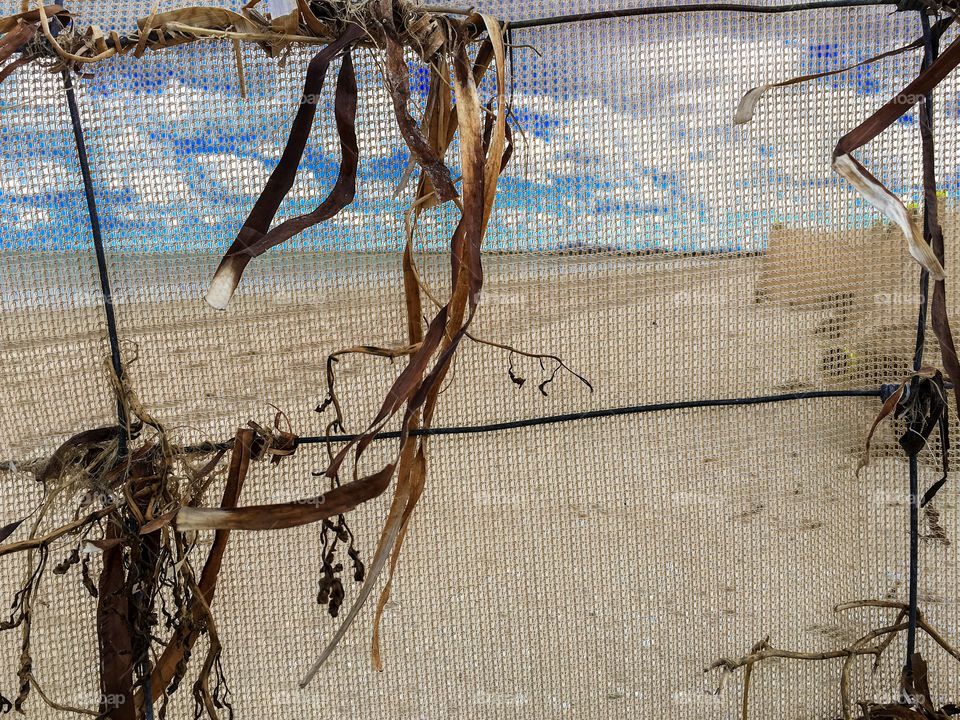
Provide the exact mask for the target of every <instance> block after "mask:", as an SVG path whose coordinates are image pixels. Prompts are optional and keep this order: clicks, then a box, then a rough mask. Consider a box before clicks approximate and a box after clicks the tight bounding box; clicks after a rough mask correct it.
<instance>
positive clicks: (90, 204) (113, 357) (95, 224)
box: [62, 69, 127, 456]
mask: <svg viewBox="0 0 960 720" xmlns="http://www.w3.org/2000/svg"><path fill="white" fill-rule="evenodd" d="M62 75H63V87H64V89H65V90H66V95H67V106H68V108H69V109H70V123H71V125H73V139H74V141H75V142H76V145H77V157H78V159H79V161H80V174H81V175H82V176H83V194H84V195H85V196H86V199H87V213H88V215H89V216H90V234H91V235H92V236H93V249H94V252H95V253H96V257H97V275H98V276H99V278H100V292H101V296H102V298H103V313H104V315H105V316H106V320H107V336H108V339H109V342H110V363H111V365H112V366H113V371H114V372H115V373H116V374H117V377H118V378H122V377H123V365H122V363H121V361H120V338H119V336H118V335H117V319H116V315H115V314H114V309H113V292H112V291H111V289H110V273H109V271H108V269H107V256H106V253H105V251H104V249H103V235H102V233H101V230H100V215H99V213H98V212H97V200H96V197H95V195H94V192H93V177H92V176H91V174H90V160H89V157H88V156H87V144H86V142H85V141H84V138H83V125H82V123H81V122H80V110H79V108H78V107H77V97H76V92H75V91H74V87H73V78H72V77H71V75H70V71H69V70H67V69H64V71H63V73H62ZM117 419H118V421H119V426H120V428H121V430H120V437H119V440H118V443H119V453H120V455H121V456H123V455H126V453H127V432H126V427H127V411H126V408H125V407H124V406H123V403H122V402H121V401H120V400H119V399H118V400H117Z"/></svg>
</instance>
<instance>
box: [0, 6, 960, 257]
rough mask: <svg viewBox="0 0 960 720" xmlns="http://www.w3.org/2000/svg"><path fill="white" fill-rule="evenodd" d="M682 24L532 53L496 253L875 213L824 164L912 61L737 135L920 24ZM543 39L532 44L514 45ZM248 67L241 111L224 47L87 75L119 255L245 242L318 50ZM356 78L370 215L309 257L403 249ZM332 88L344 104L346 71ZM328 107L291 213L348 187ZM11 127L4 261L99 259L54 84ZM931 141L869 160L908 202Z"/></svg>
mask: <svg viewBox="0 0 960 720" xmlns="http://www.w3.org/2000/svg"><path fill="white" fill-rule="evenodd" d="M670 22H671V23H673V21H670ZM683 22H686V21H676V23H673V27H674V34H673V36H667V37H660V36H658V35H657V33H656V28H657V27H658V26H657V25H655V24H653V22H652V21H651V22H649V23H642V24H639V25H633V24H626V25H624V26H622V27H620V28H619V29H618V31H617V32H618V33H619V35H617V34H614V36H613V37H611V31H610V27H611V26H610V25H605V26H603V27H601V28H599V29H598V28H596V27H594V28H592V29H587V28H580V29H568V30H566V31H564V32H561V33H559V35H557V33H554V34H552V35H551V34H546V35H545V36H539V35H538V36H536V38H539V40H540V41H541V43H542V44H543V47H540V48H539V51H540V53H541V55H539V56H538V55H537V54H535V53H534V52H532V51H530V50H526V49H522V48H518V49H517V50H516V51H515V54H514V58H515V62H516V66H515V69H516V73H517V78H518V80H517V83H516V84H515V86H514V90H513V102H514V119H515V122H516V124H517V126H518V127H519V128H520V130H521V132H519V133H518V138H517V142H518V148H517V154H516V157H515V160H514V163H513V164H512V165H511V167H510V168H509V169H508V171H507V173H506V175H505V176H504V178H503V179H502V181H501V185H500V196H499V199H498V211H497V214H496V215H495V218H494V222H495V225H494V228H493V231H492V233H491V236H490V239H489V247H491V248H502V249H510V250H522V249H538V250H555V249H562V248H572V247H595V248H608V247H609V248H616V249H624V250H634V249H644V248H659V249H679V250H704V251H715V250H730V249H756V248H759V247H762V245H763V242H764V237H765V233H766V228H767V227H768V226H769V224H770V223H771V222H774V221H779V222H796V223H810V222H813V223H817V224H824V223H828V222H837V221H841V222H849V221H854V222H856V221H859V220H863V221H867V220H868V219H872V218H870V217H868V216H869V210H866V211H865V210H864V209H863V208H862V207H861V206H860V205H859V204H858V203H857V201H856V198H855V196H854V195H853V193H852V192H849V191H847V189H845V188H843V187H842V185H841V184H840V183H839V181H837V179H836V178H835V177H833V175H832V174H831V173H830V171H829V151H830V149H832V145H833V143H834V142H835V141H836V139H837V137H839V134H841V133H842V132H843V131H844V130H846V129H849V128H850V127H852V126H853V125H854V124H855V123H856V121H857V120H858V119H860V118H862V117H865V116H866V114H868V113H869V111H870V110H871V109H873V108H875V107H877V106H879V104H881V102H882V101H883V99H884V98H885V95H886V94H887V93H888V92H889V91H891V90H893V89H896V86H897V84H898V83H899V82H901V81H905V80H906V79H907V77H908V73H909V72H912V69H911V68H912V67H913V66H914V65H915V62H916V54H912V55H909V56H905V57H903V58H895V59H893V60H888V61H884V63H883V64H882V65H880V66H877V67H870V68H864V69H859V70H854V71H851V72H849V73H845V74H843V75H840V76H836V77H833V78H828V79H824V80H820V81H816V82H814V83H811V84H810V85H808V86H805V87H802V88H790V89H784V90H776V91H773V92H772V93H770V94H769V95H768V96H767V97H766V98H765V99H764V100H763V101H762V102H761V106H760V109H759V111H758V113H757V119H756V120H755V121H754V123H753V124H752V125H751V126H747V127H745V128H734V127H733V126H732V124H731V118H732V114H733V110H734V108H735V107H736V103H737V100H738V99H739V97H740V95H741V94H742V93H743V92H744V91H746V90H747V89H749V87H751V86H753V85H756V84H760V83H762V82H767V81H773V80H777V79H781V78H783V77H788V76H790V75H793V74H801V73H811V72H820V71H824V70H831V69H834V68H837V67H843V66H845V65H849V64H851V63H854V62H857V61H858V60H862V59H864V58H865V57H868V56H870V55H872V54H875V53H876V52H879V51H881V50H885V49H889V48H890V47H895V46H896V45H897V44H902V41H904V40H909V39H912V35H911V32H912V30H911V29H910V27H908V26H906V25H905V24H904V22H902V21H900V20H897V19H894V20H892V21H891V22H890V23H888V24H887V25H884V26H883V31H882V32H878V33H867V34H865V35H864V36H863V38H864V39H863V40H862V41H861V42H858V43H854V42H851V41H849V40H848V39H847V40H845V39H843V38H844V33H843V32H842V31H843V28H840V29H839V30H836V31H835V32H834V33H833V35H834V36H835V37H833V38H832V39H831V37H830V34H829V33H823V32H820V33H812V32H811V33H810V36H809V37H804V36H802V35H798V34H797V33H796V32H795V30H796V28H795V27H792V26H790V25H787V26H786V27H781V28H780V29H779V30H778V31H777V32H769V33H763V32H757V31H756V26H755V25H744V24H743V22H744V21H742V20H736V21H731V20H729V19H724V20H722V21H710V22H712V23H714V25H709V24H708V25H707V26H706V27H705V28H689V27H687V26H685V25H683ZM698 22H699V21H698ZM704 22H706V21H704ZM730 22H734V25H733V26H729V23H730ZM898 23H899V25H898ZM716 24H719V25H720V30H722V31H719V30H718V28H717V27H715V25H716ZM604 28H606V29H604ZM751 28H752V30H751V32H746V30H750V29H751ZM821 29H822V28H821ZM545 37H547V38H549V42H547V40H545V39H544V38H545ZM557 37H559V38H560V39H561V40H562V42H558V41H557ZM534 40H535V37H534V36H533V35H532V34H531V36H530V37H526V38H523V39H518V42H530V41H534ZM619 40H622V41H623V42H621V43H620V44H618V42H617V41H619ZM590 42H597V43H603V42H610V46H611V47H613V48H619V56H616V55H615V56H613V57H609V58H608V59H607V60H605V61H603V62H602V63H601V65H600V66H598V67H595V68H594V71H593V72H592V73H580V72H577V71H575V70H574V68H576V67H578V65H577V63H583V62H584V61H585V58H586V57H587V56H589V47H586V48H585V47H584V45H585V44H586V45H589V43H590ZM245 57H246V66H247V75H248V83H249V85H250V88H251V92H250V95H249V96H248V98H247V99H246V100H242V99H240V98H239V95H238V90H237V84H238V83H237V76H236V73H235V70H234V67H233V58H232V55H231V54H230V53H229V52H225V48H224V47H223V46H219V47H217V48H216V50H214V49H211V48H210V47H206V48H196V47H194V48H189V49H186V50H182V51H178V52H177V53H176V54H163V53H156V54H148V55H147V56H146V57H144V58H143V59H141V60H137V59H133V58H130V59H124V60H123V61H121V62H116V63H112V64H108V65H106V66H101V67H99V68H97V70H96V72H95V77H94V78H93V79H91V80H84V81H80V82H81V84H82V92H81V105H82V107H83V110H84V117H85V123H86V129H87V134H88V143H89V146H90V155H91V158H92V160H93V163H94V172H95V183H96V190H97V200H98V203H99V206H100V212H101V219H102V223H103V228H104V233H105V237H106V241H107V244H108V248H109V249H110V250H112V251H114V252H158V251H168V252H180V251H185V250H186V251H212V252H220V251H222V249H223V248H225V247H226V245H228V244H229V242H230V241H231V240H232V238H233V237H234V235H235V234H236V231H237V228H238V227H239V226H240V224H241V223H242V221H243V218H244V217H245V215H246V212H247V211H248V210H249V208H250V206H251V204H252V202H253V201H254V199H255V197H256V195H257V193H258V192H259V190H260V189H261V188H262V185H263V182H264V181H265V179H266V177H267V176H268V174H269V172H270V170H271V169H272V168H273V166H274V164H275V162H276V160H277V158H278V156H279V152H280V150H281V149H282V145H283V142H284V139H285V135H286V131H287V128H288V126H289V122H290V120H291V118H292V116H293V112H294V111H295V107H296V97H297V96H298V93H299V85H300V82H301V75H300V73H301V72H302V70H301V69H302V66H303V61H304V59H305V57H306V56H305V54H304V53H300V54H296V55H294V56H293V57H292V58H291V60H290V62H289V63H288V64H287V66H286V67H279V66H278V65H277V64H276V63H275V62H273V61H269V60H266V59H263V58H262V57H261V56H260V54H259V50H257V49H255V48H247V49H246V51H245ZM210 58H216V62H213V63H211V62H207V61H208V60H209V59H210ZM361 67H366V68H367V72H365V73H362V74H361V77H360V89H361V98H362V99H361V108H360V141H361V176H360V193H359V195H358V198H357V201H356V202H355V203H354V205H352V206H351V207H350V208H349V209H348V210H347V211H346V212H345V213H344V214H343V215H342V216H341V217H339V218H337V219H335V220H334V221H332V222H331V223H328V224H327V225H326V226H325V227H322V228H317V229H315V230H311V231H309V232H308V233H306V234H305V235H304V236H302V237H300V238H297V239H296V240H294V241H291V243H290V246H292V247H295V248H301V249H302V248H318V247H322V248H334V249H337V248H339V249H353V250H370V249H376V250H383V249H396V248H398V247H399V245H400V242H401V237H402V233H401V232H400V229H401V227H402V211H403V208H404V205H405V201H406V198H404V197H401V198H400V199H397V198H395V197H393V191H394V189H395V188H396V186H397V183H398V181H399V179H400V177H401V175H402V173H403V169H404V166H405V164H406V162H407V154H406V152H405V150H404V147H403V145H402V142H401V141H400V139H399V137H398V135H397V133H396V131H395V129H394V128H393V126H392V117H391V115H390V104H389V99H388V98H387V96H386V93H385V92H384V91H383V89H382V87H381V86H380V85H379V81H378V77H377V75H376V73H375V72H374V71H373V70H372V68H371V65H370V63H369V62H366V63H365V64H364V63H363V61H361ZM414 70H415V72H414V76H413V80H414V91H415V93H414V94H415V96H417V97H422V95H423V94H424V92H425V89H426V75H425V73H424V72H423V71H420V70H417V69H416V68H414ZM327 85H328V87H327V88H326V91H327V93H328V94H329V93H332V85H333V77H332V73H331V77H330V78H329V79H328V83H327ZM38 89H39V94H37V90H38ZM942 95H943V97H944V98H946V100H945V101H944V102H942V103H941V104H940V115H941V116H942V118H941V119H940V122H942V123H947V124H949V125H950V126H951V127H952V126H954V125H955V124H956V123H957V119H958V117H957V115H958V112H957V110H958V107H960V104H958V100H957V98H958V94H957V91H956V88H955V87H951V88H948V89H947V90H946V91H945V92H944V93H942ZM831 104H832V105H831ZM835 107H836V108H839V109H840V111H839V112H840V115H839V116H838V111H837V110H836V109H835ZM331 114H332V108H331V106H330V103H329V102H327V103H324V104H322V105H321V107H320V110H319V113H318V120H317V126H316V129H315V134H314V137H313V138H312V139H311V143H310V146H309V148H308V151H307V153H306V155H305V156H304V160H303V163H302V164H301V170H300V177H299V178H298V181H297V185H296V186H295V188H294V191H293V192H292V193H291V196H290V197H289V198H288V202H287V203H286V204H285V206H284V207H283V208H282V210H281V217H285V216H288V215H291V214H294V213H299V212H306V211H308V210H310V209H312V207H314V206H315V205H316V204H317V203H318V202H319V201H320V200H321V199H322V197H323V196H324V194H325V193H326V190H327V189H328V188H329V187H330V185H331V184H332V183H333V180H334V178H335V177H336V172H337V164H338V160H339V156H338V152H337V149H338V146H337V143H336V139H335V137H334V136H333V134H332V131H331V128H330V127H329V126H330V117H331ZM0 116H2V119H3V122H2V123H0V171H2V175H3V177H4V179H3V180H2V181H0V225H2V227H3V228H4V231H3V237H2V240H0V247H2V248H3V249H6V250H16V249H31V250H70V249H80V248H88V247H89V228H88V224H87V218H86V209H85V205H84V200H83V196H82V193H81V192H80V186H79V174H78V171H77V167H76V157H75V151H74V149H73V147H72V138H71V136H70V134H69V127H68V125H67V123H66V117H65V115H64V111H63V107H62V91H61V90H60V89H59V87H58V79H57V77H56V76H50V75H43V74H41V73H40V72H39V71H38V70H37V69H34V68H29V69H28V70H27V71H24V72H21V74H20V76H19V77H15V79H13V80H12V81H9V82H8V83H7V84H5V85H3V86H0ZM915 136H916V128H915V120H914V119H913V116H912V115H911V116H908V117H907V118H905V119H904V120H903V121H902V122H901V123H899V125H898V127H897V128H894V129H893V130H891V133H890V136H889V137H888V138H887V139H886V140H884V141H882V142H879V143H877V147H876V148H871V149H868V150H866V151H865V152H864V153H863V158H864V159H865V161H866V162H867V163H868V166H871V165H870V163H871V161H873V160H875V161H876V162H877V163H881V164H880V165H879V166H878V165H876V164H874V165H873V166H872V167H874V168H877V172H878V173H879V174H880V175H881V176H883V175H884V173H885V172H886V173H887V175H888V179H889V180H890V181H891V184H892V185H893V187H894V188H895V189H896V190H897V191H898V192H901V193H902V194H904V195H905V196H908V197H907V199H909V197H910V196H915V195H916V191H917V188H916V186H915V182H913V180H912V178H914V177H918V175H917V173H916V172H915V171H916V167H915V165H916V163H915V161H914V160H915V159H912V156H911V155H910V154H911V153H913V152H914V151H913V148H914V146H915ZM904 145H906V146H907V147H908V148H911V149H910V150H908V151H907V153H906V156H907V161H906V162H901V165H900V166H898V165H897V164H896V163H895V162H894V161H893V160H891V159H890V156H891V155H894V154H896V153H897V152H899V154H900V155H901V156H902V155H904V154H905V153H904V151H903V150H902V146H904ZM898 147H900V148H901V149H900V150H899V151H897V148H898ZM914 154H915V153H914ZM883 163H887V164H886V165H883ZM451 164H454V165H455V162H453V161H451ZM958 176H960V173H958V172H957V163H956V162H954V161H952V159H950V158H948V161H947V162H946V163H944V166H943V170H942V178H943V181H944V184H945V186H946V187H947V189H948V190H950V191H954V192H955V191H956V188H957V179H958ZM861 216H862V217H861ZM851 218H852V220H851ZM858 219H859V220H858ZM444 227H446V225H445V224H444V222H442V221H437V222H436V223H434V225H433V227H432V228H431V227H430V224H429V223H428V224H427V228H426V229H427V234H426V235H425V240H424V242H425V243H426V245H428V246H440V245H441V244H442V243H443V242H444V232H443V228H444Z"/></svg>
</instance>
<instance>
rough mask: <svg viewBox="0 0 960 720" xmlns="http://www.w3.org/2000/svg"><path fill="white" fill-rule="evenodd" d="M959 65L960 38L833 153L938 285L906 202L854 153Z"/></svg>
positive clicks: (938, 275) (938, 274)
mask: <svg viewBox="0 0 960 720" xmlns="http://www.w3.org/2000/svg"><path fill="white" fill-rule="evenodd" d="M958 64H960V38H958V39H955V40H954V41H953V42H952V43H950V45H949V46H948V47H947V49H946V50H945V51H944V52H943V54H941V55H940V56H939V57H938V58H937V59H936V60H934V61H933V63H931V64H930V66H929V67H926V68H925V69H924V70H923V71H921V72H920V74H919V75H918V76H917V78H916V79H915V80H913V81H912V82H911V83H909V84H908V85H907V86H906V87H905V88H903V90H901V91H900V92H899V93H897V95H895V96H894V97H893V98H891V99H890V100H889V101H887V103H886V104H885V105H883V107H881V108H880V109H879V110H877V111H876V112H875V113H874V114H873V115H871V116H870V117H869V118H867V119H866V120H864V121H863V122H862V123H860V125H858V126H857V127H856V128H854V129H853V130H851V131H850V132H849V133H847V134H846V135H844V136H843V137H842V138H841V139H840V141H839V142H838V143H837V146H836V148H835V149H834V151H833V168H834V170H836V171H837V173H839V174H840V175H841V176H842V177H844V178H846V179H847V180H848V181H850V183H851V184H853V186H854V187H855V188H856V189H857V190H859V191H860V193H861V194H862V195H863V196H864V197H865V198H866V199H867V201H868V202H870V204H872V205H873V206H874V207H876V208H877V209H878V210H880V212H882V213H883V214H884V215H885V216H886V217H887V218H889V219H890V220H891V221H892V222H894V223H896V224H897V225H898V226H899V227H900V229H901V230H902V231H903V235H904V237H905V238H906V240H907V247H908V249H909V250H910V254H911V255H912V256H913V257H914V259H916V260H917V262H919V263H920V265H921V266H923V268H925V269H926V270H927V271H928V272H929V273H930V277H931V278H933V279H934V280H935V281H941V280H943V279H944V277H945V273H944V270H943V266H942V265H941V263H940V261H939V260H938V259H937V257H936V255H935V254H934V252H933V250H932V249H931V247H930V246H929V245H928V244H927V242H926V240H925V239H924V238H923V234H922V233H921V231H920V229H919V228H918V227H917V225H916V222H915V221H914V220H913V218H912V217H911V216H910V213H908V212H907V209H906V207H905V206H904V204H903V202H901V201H900V199H899V198H897V197H896V196H895V195H894V194H893V193H891V192H890V191H889V190H888V189H887V188H886V187H885V186H884V185H883V184H882V183H881V182H880V181H879V180H877V178H875V177H874V176H873V175H872V174H871V173H870V172H869V171H868V170H867V169H866V168H865V167H864V166H863V165H861V164H860V163H859V162H858V161H857V160H856V158H854V157H853V156H852V155H851V153H853V152H854V151H856V150H858V149H859V148H861V147H863V146H864V145H866V144H867V143H868V142H870V141H871V140H873V139H874V138H875V137H877V135H879V134H880V133H881V132H883V131H884V130H886V129H887V128H888V127H890V126H891V125H893V123H895V122H896V121H897V120H898V119H899V118H900V117H902V116H903V114H904V113H906V112H907V111H908V110H909V109H910V108H911V107H913V106H914V105H916V104H917V103H918V102H920V99H921V98H922V97H923V96H925V95H926V94H927V93H929V92H930V91H931V90H932V89H933V88H934V87H936V86H937V85H939V84H940V82H942V81H943V79H944V78H946V76H947V75H948V74H949V73H950V72H951V71H952V70H953V69H954V68H955V67H956V66H957V65H958Z"/></svg>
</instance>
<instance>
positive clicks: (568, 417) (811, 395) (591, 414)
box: [226, 388, 882, 447]
mask: <svg viewBox="0 0 960 720" xmlns="http://www.w3.org/2000/svg"><path fill="white" fill-rule="evenodd" d="M881 392H882V391H881V390H880V389H879V388H878V389H876V390H807V391H802V392H793V393H781V394H777V395H757V396H755V397H744V398H721V399H718V400H679V401H676V402H665V403H649V404H646V405H627V406H625V407H615V408H605V409H603V410H584V411H581V412H572V413H562V414H560V415H545V416H542V417H535V418H525V419H523V420H507V421H504V422H497V423H488V424H485V425H461V426H457V427H437V428H427V429H420V430H412V431H411V432H410V435H413V436H424V435H477V434H481V433H492V432H502V431H504V430H517V429H520V428H528V427H538V426H540V425H555V424H557V423H566V422H577V421H581V420H594V419H597V418H608V417H618V416H621V415H642V414H645V413H651V412H663V411H667V410H688V409H691V408H709V407H736V406H742V405H767V404H770V403H778V402H787V401H791V400H813V399H817V398H842V397H880V396H881ZM358 437H360V436H359V435H318V436H305V437H301V438H299V439H298V440H297V444H298V445H309V444H311V443H326V442H350V441H352V440H356V439H357V438H358ZM399 437H400V432H399V431H390V432H383V433H380V434H379V435H377V437H376V439H377V440H391V439H397V438H399ZM226 446H227V447H229V446H230V444H227V445H226Z"/></svg>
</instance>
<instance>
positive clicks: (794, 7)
mask: <svg viewBox="0 0 960 720" xmlns="http://www.w3.org/2000/svg"><path fill="white" fill-rule="evenodd" d="M882 5H894V6H897V7H900V6H901V5H902V3H897V2H894V0H813V1H812V2H800V3H789V4H777V5H756V4H750V3H689V4H685V5H658V6H651V7H637V8H623V9H620V10H598V11H596V12H587V13H577V14H572V15H556V16H554V17H543V18H532V19H530V20H513V21H510V22H509V23H508V26H509V27H511V28H513V29H514V30H524V29H528V28H538V27H548V26H551V25H566V24H569V23H576V22H587V21H590V20H613V19H617V18H629V17H642V16H644V15H672V14H676V13H687V12H742V13H757V14H762V15H772V14H777V13H790V12H801V11H804V10H827V9H830V8H852V7H874V6H882Z"/></svg>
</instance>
